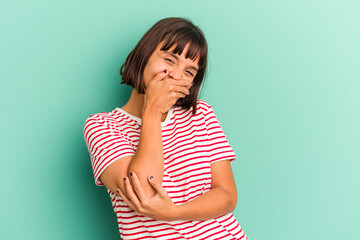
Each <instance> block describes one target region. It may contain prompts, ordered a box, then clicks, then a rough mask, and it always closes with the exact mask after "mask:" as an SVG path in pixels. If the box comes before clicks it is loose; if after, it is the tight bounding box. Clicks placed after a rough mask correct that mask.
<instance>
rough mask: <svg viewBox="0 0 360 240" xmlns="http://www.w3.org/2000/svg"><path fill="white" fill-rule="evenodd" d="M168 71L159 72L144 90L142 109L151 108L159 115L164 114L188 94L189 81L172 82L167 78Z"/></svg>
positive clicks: (190, 83) (190, 84)
mask: <svg viewBox="0 0 360 240" xmlns="http://www.w3.org/2000/svg"><path fill="white" fill-rule="evenodd" d="M168 73H169V71H168V70H165V71H162V72H159V73H157V74H156V75H155V77H154V78H153V79H151V80H150V81H149V84H148V86H147V88H146V90H145V97H144V108H143V109H145V107H149V106H151V108H152V109H154V110H155V111H158V112H159V113H161V114H164V113H166V112H167V111H169V109H170V108H171V107H172V106H173V105H174V104H175V103H176V101H177V100H178V99H179V98H182V97H185V96H186V95H188V94H189V92H190V90H189V89H190V87H191V86H192V82H191V81H190V80H174V79H172V78H168V77H167V76H168Z"/></svg>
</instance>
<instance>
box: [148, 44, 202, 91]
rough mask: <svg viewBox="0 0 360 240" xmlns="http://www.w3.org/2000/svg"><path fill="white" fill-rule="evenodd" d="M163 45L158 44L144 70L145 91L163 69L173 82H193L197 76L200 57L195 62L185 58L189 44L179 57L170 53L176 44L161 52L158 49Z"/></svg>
mask: <svg viewBox="0 0 360 240" xmlns="http://www.w3.org/2000/svg"><path fill="white" fill-rule="evenodd" d="M163 43H164V41H163V42H160V43H159V44H158V46H157V47H156V49H155V50H154V52H153V53H152V55H151V56H150V58H149V60H148V62H147V64H146V67H145V69H144V76H143V77H144V84H145V89H146V88H147V86H148V83H149V81H150V80H151V79H153V78H154V77H155V75H156V74H157V73H159V72H162V71H164V70H165V69H167V70H168V71H169V74H168V77H169V78H173V79H175V80H180V79H183V80H189V81H193V80H194V78H195V76H196V74H197V70H198V68H199V59H200V57H199V56H198V57H197V58H196V59H195V61H193V60H192V59H191V58H187V59H186V58H185V56H186V53H187V51H188V48H189V46H190V42H189V43H188V44H187V45H186V46H185V48H184V50H183V51H182V53H181V55H179V54H174V53H173V52H172V51H173V50H174V49H175V47H176V44H174V45H173V46H172V47H171V48H170V49H169V50H167V51H161V50H160V49H161V46H162V45H163Z"/></svg>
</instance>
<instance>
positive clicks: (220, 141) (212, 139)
mask: <svg viewBox="0 0 360 240" xmlns="http://www.w3.org/2000/svg"><path fill="white" fill-rule="evenodd" d="M204 107H205V110H204V118H205V125H206V130H207V135H208V138H209V148H210V160H211V163H214V162H218V161H221V160H230V163H231V162H233V161H235V160H236V155H235V153H234V150H233V149H232V148H231V146H230V144H229V141H228V139H227V138H226V136H225V133H224V132H223V130H222V128H221V126H220V123H219V121H218V119H217V117H216V115H215V113H214V111H213V109H212V107H211V105H209V104H206V106H204Z"/></svg>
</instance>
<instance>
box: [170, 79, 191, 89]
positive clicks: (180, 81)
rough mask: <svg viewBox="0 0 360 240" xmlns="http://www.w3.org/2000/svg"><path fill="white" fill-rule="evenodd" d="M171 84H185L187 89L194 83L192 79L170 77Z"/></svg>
mask: <svg viewBox="0 0 360 240" xmlns="http://www.w3.org/2000/svg"><path fill="white" fill-rule="evenodd" d="M170 81H171V84H173V85H175V86H183V87H186V88H187V89H190V88H191V86H192V85H193V81H192V80H175V79H170Z"/></svg>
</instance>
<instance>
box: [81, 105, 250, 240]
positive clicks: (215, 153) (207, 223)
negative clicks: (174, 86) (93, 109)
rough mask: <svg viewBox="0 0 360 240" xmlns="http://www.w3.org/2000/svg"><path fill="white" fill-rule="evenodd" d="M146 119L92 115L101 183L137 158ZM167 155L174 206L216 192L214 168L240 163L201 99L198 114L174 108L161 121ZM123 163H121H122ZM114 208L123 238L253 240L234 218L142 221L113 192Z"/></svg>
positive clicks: (92, 144)
mask: <svg viewBox="0 0 360 240" xmlns="http://www.w3.org/2000/svg"><path fill="white" fill-rule="evenodd" d="M140 129H141V119H140V118H137V117H135V116H133V115H130V114H129V113H127V112H125V111H124V110H122V109H121V108H115V109H114V110H113V111H111V112H101V113H98V114H93V115H91V116H90V117H89V118H88V119H87V120H86V121H85V125H84V139H85V142H86V145H87V148H88V150H89V153H90V158H91V164H92V169H93V172H94V178H95V184H96V185H98V186H102V185H104V184H103V183H102V182H101V180H100V178H99V177H100V175H101V173H102V172H103V171H104V170H105V169H106V167H108V166H109V165H110V164H112V163H113V162H115V161H116V160H118V159H119V158H121V157H124V156H128V155H135V151H136V149H137V147H138V144H139V136H140ZM161 129H162V137H163V152H164V178H163V184H162V186H163V187H164V189H165V190H166V191H167V192H168V194H169V196H170V198H171V199H172V201H173V202H174V204H183V203H186V202H188V201H191V200H193V199H195V198H197V197H199V196H201V195H203V194H204V193H206V192H207V191H209V190H210V188H211V163H214V162H217V161H221V160H230V162H233V161H234V160H235V159H236V156H235V153H234V151H233V149H232V148H231V147H230V144H229V142H228V140H227V138H226V136H225V134H224V132H223V130H222V129H221V126H220V124H219V121H218V119H217V117H216V116H215V113H214V111H213V109H212V107H211V106H210V104H208V103H207V102H206V101H205V100H201V99H198V100H197V113H196V114H195V115H193V114H192V107H191V108H190V110H186V109H183V108H181V107H178V106H173V107H172V108H171V109H170V110H169V111H168V114H167V116H166V119H165V120H164V121H163V122H161ZM120 161H121V159H120ZM107 191H108V193H109V195H110V198H111V202H112V206H113V208H114V211H115V214H116V216H117V220H118V226H119V232H120V237H121V238H122V239H207V240H209V239H222V240H225V239H229V240H230V239H231V240H233V239H243V240H246V239H247V236H246V234H245V233H244V232H243V230H242V228H241V227H240V225H239V223H238V221H237V220H236V219H235V217H234V216H233V214H232V213H229V214H225V215H222V216H219V217H217V218H215V219H210V220H203V221H186V220H176V221H160V220H156V219H153V218H149V217H145V216H141V215H139V214H137V213H136V212H135V211H133V210H132V209H131V208H130V207H129V206H127V205H126V203H125V202H124V201H123V199H122V198H121V197H119V196H117V195H116V194H115V193H113V192H111V191H110V189H108V188H107Z"/></svg>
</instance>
